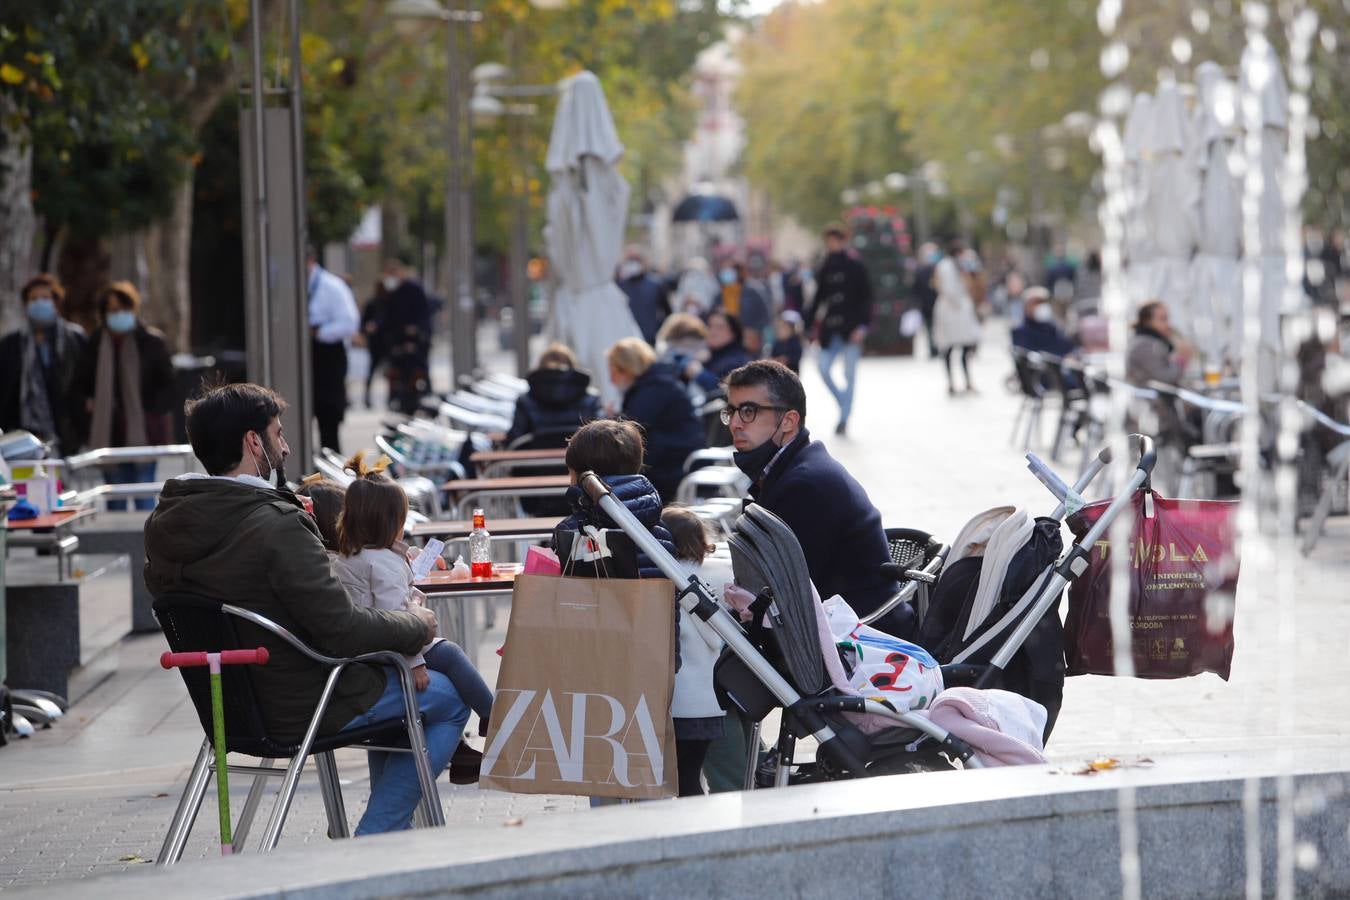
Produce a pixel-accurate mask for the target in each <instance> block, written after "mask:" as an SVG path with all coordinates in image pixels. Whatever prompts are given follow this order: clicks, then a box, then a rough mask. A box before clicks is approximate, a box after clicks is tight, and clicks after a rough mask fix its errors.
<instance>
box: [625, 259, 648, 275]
mask: <svg viewBox="0 0 1350 900" xmlns="http://www.w3.org/2000/svg"><path fill="white" fill-rule="evenodd" d="M641 274H642V263H640V262H638V261H637V260H636V259H626V260H624V261H623V262H622V263H621V264H620V265H619V277H620V278H636V277H638V276H639V275H641Z"/></svg>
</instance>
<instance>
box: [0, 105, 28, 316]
mask: <svg viewBox="0 0 1350 900" xmlns="http://www.w3.org/2000/svg"><path fill="white" fill-rule="evenodd" d="M18 121H19V118H18V110H17V109H15V107H14V101H13V100H11V99H10V98H9V97H8V96H6V95H4V94H0V332H5V331H9V330H10V329H11V328H13V327H15V326H16V325H17V324H18V322H19V319H20V315H21V314H20V310H19V288H21V287H22V286H23V283H24V282H25V281H27V280H28V278H29V276H30V275H32V274H33V273H31V272H29V271H28V266H29V256H30V254H31V252H32V248H33V229H34V228H35V227H36V224H37V223H36V220H35V219H34V216H33V142H32V140H31V136H30V135H29V133H28V128H27V126H25V125H22V124H20V125H18V126H17V127H11V126H10V125H9V124H7V123H10V122H18Z"/></svg>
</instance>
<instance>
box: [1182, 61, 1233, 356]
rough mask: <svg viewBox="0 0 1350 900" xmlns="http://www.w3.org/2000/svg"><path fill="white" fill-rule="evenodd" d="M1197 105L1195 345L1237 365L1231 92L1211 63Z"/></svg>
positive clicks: (1204, 69)
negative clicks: (1197, 184) (1197, 181)
mask: <svg viewBox="0 0 1350 900" xmlns="http://www.w3.org/2000/svg"><path fill="white" fill-rule="evenodd" d="M1195 81H1196V88H1197V90H1198V93H1199V95H1200V96H1199V103H1198V104H1197V107H1196V116H1195V127H1194V131H1193V133H1192V138H1193V145H1194V151H1193V158H1194V164H1195V166H1196V168H1197V170H1198V176H1199V181H1200V193H1199V197H1198V207H1197V216H1196V218H1197V221H1198V223H1199V234H1198V236H1197V245H1198V252H1197V254H1196V257H1195V261H1194V263H1193V264H1192V272H1191V277H1192V284H1193V285H1194V289H1195V309H1196V321H1195V326H1196V334H1195V338H1196V341H1197V343H1198V345H1199V347H1200V349H1201V351H1202V352H1203V353H1204V354H1205V358H1206V360H1207V361H1208V362H1211V363H1214V364H1219V363H1221V362H1223V361H1228V362H1230V363H1233V364H1234V365H1236V363H1237V359H1238V356H1239V355H1240V354H1241V352H1242V264H1241V256H1242V196H1241V185H1240V184H1239V183H1238V180H1237V178H1236V177H1234V175H1233V171H1232V168H1231V167H1230V165H1229V157H1230V155H1231V153H1232V150H1233V142H1234V140H1235V137H1236V132H1235V130H1234V127H1233V126H1234V122H1235V117H1236V115H1237V104H1236V89H1235V87H1234V85H1233V84H1232V82H1230V81H1228V79H1227V78H1225V77H1224V74H1223V69H1221V68H1220V67H1219V66H1218V65H1216V64H1215V63H1212V62H1205V63H1201V64H1200V65H1199V66H1197V67H1196V70H1195Z"/></svg>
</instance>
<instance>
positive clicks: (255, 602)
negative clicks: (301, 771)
mask: <svg viewBox="0 0 1350 900" xmlns="http://www.w3.org/2000/svg"><path fill="white" fill-rule="evenodd" d="M145 584H146V586H147V587H148V588H149V589H150V592H151V593H152V594H153V595H155V596H156V597H159V596H161V595H163V594H166V593H171V592H174V591H185V592H189V593H193V594H199V595H203V596H206V597H210V598H213V599H218V600H222V601H224V602H226V603H230V604H233V605H235V606H240V607H244V608H246V609H250V610H253V611H254V612H257V613H260V614H261V615H263V616H266V617H267V618H269V619H271V620H272V621H273V622H276V623H277V624H278V625H280V626H282V627H283V628H286V629H288V630H289V631H291V633H293V634H294V635H295V636H296V637H298V638H299V639H300V640H302V641H304V642H305V643H306V644H308V645H309V646H310V647H312V648H314V649H315V650H318V651H319V652H320V653H324V654H327V655H329V656H355V655H357V654H361V653H369V652H372V651H375V650H394V651H396V652H398V653H402V654H407V655H411V654H414V653H417V652H418V651H419V650H420V649H421V648H422V645H423V644H424V643H426V636H427V635H426V629H425V627H424V626H423V625H422V622H421V620H420V619H418V618H417V617H416V616H415V615H413V614H411V613H407V612H394V611H389V610H380V609H369V608H364V607H359V606H355V605H353V604H352V602H351V601H350V600H349V599H348V598H347V592H346V591H345V590H343V588H342V584H341V582H339V581H338V579H337V578H336V577H335V576H334V575H333V571H332V569H331V567H330V563H329V559H328V554H327V553H326V552H325V551H324V547H323V544H322V543H321V542H320V539H319V530H318V527H317V526H316V525H315V524H314V520H313V519H312V518H311V517H310V516H309V515H308V514H307V513H306V512H305V511H304V509H303V508H302V507H301V506H300V503H299V501H298V500H296V498H295V496H294V495H292V494H290V493H287V492H283V491H278V490H273V489H271V488H266V489H265V488H262V487H260V486H257V485H256V484H250V483H249V482H246V481H243V480H240V479H236V478H223V477H218V478H211V477H206V476H202V475H189V476H184V477H180V478H175V479H171V480H170V481H168V482H166V483H165V485H164V490H163V492H161V494H160V498H159V506H158V507H156V509H155V511H154V512H152V513H151V514H150V517H149V519H147V520H146V523H145ZM238 627H239V634H240V636H241V638H242V639H243V640H245V641H246V642H247V643H249V644H250V645H252V644H253V643H254V642H255V641H256V642H257V644H260V645H261V646H264V647H266V648H267V649H268V651H269V653H270V659H269V660H268V662H267V665H265V666H259V667H257V668H256V669H255V671H254V672H253V673H252V674H253V678H254V681H253V683H254V685H255V686H256V689H257V691H258V694H259V697H260V703H261V706H262V714H263V721H264V723H265V724H266V725H267V728H268V729H269V731H270V732H271V733H272V734H273V736H274V737H276V738H278V739H282V740H298V739H299V738H300V737H301V736H302V735H303V733H304V730H305V727H306V726H307V725H308V723H309V719H310V717H311V716H312V715H313V713H314V709H315V707H316V706H317V705H318V702H319V694H320V693H321V692H322V690H323V685H324V681H325V679H326V677H327V670H326V669H325V668H323V667H321V666H319V665H317V664H315V663H313V662H311V661H310V660H309V659H308V658H307V657H305V656H304V655H303V654H301V653H300V652H299V651H298V650H295V649H294V648H292V647H291V646H290V645H289V644H287V643H286V642H285V641H283V640H281V639H280V638H278V637H275V636H274V635H272V634H271V633H270V632H268V631H266V630H264V629H262V628H259V627H258V626H256V625H253V624H251V623H248V622H242V621H241V622H240V623H239V626H238ZM201 649H203V650H209V649H213V648H209V647H203V648H201ZM384 687H385V672H384V670H383V669H381V668H379V667H377V666H367V665H353V666H350V667H348V668H347V670H346V671H344V672H343V674H342V677H341V679H340V680H339V681H338V685H337V688H336V690H335V692H334V695H333V698H332V701H331V703H330V705H329V708H328V712H327V713H326V715H325V716H324V719H323V723H322V733H324V734H332V733H334V732H337V731H340V730H341V729H342V728H343V727H344V726H345V725H347V724H348V723H349V722H351V720H352V719H353V718H355V717H356V715H357V714H358V713H361V712H364V711H365V710H366V709H368V708H369V707H370V706H371V705H373V704H374V703H375V701H376V700H377V699H378V698H379V696H380V694H381V693H383V691H384Z"/></svg>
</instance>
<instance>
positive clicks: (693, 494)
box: [675, 466, 750, 506]
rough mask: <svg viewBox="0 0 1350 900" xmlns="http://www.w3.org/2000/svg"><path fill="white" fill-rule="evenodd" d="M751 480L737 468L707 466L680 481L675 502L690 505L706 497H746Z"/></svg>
mask: <svg viewBox="0 0 1350 900" xmlns="http://www.w3.org/2000/svg"><path fill="white" fill-rule="evenodd" d="M749 490H750V479H749V478H748V477H746V474H745V473H744V472H742V471H741V470H740V469H738V468H736V467H735V466H705V467H703V468H702V469H695V470H694V471H692V472H690V473H689V474H688V475H686V476H684V478H682V479H680V486H679V487H678V488H676V489H675V502H676V503H680V504H684V505H686V506H687V505H689V504H692V503H697V502H698V501H699V500H701V499H703V498H706V497H744V496H745V495H746V493H747V492H748V491H749Z"/></svg>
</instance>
